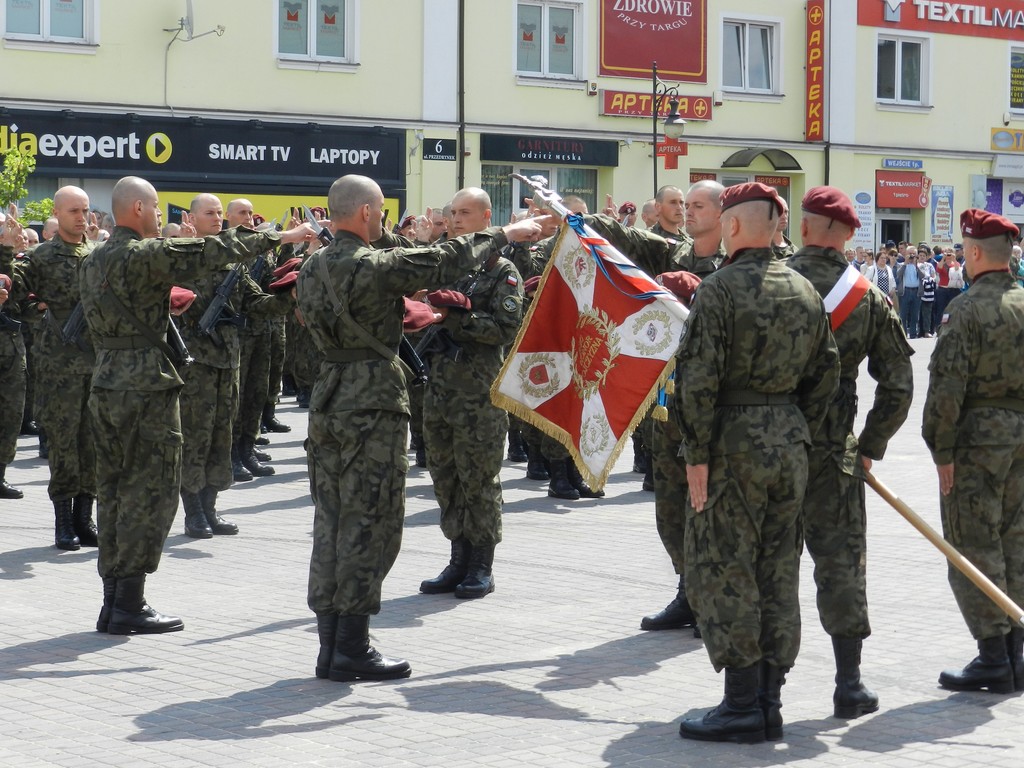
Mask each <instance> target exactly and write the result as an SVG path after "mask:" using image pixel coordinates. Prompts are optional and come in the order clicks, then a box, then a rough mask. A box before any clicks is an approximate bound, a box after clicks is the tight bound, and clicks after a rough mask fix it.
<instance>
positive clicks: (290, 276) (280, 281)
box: [267, 271, 299, 293]
mask: <svg viewBox="0 0 1024 768" xmlns="http://www.w3.org/2000/svg"><path fill="white" fill-rule="evenodd" d="M298 279H299V273H298V272H295V271H292V272H289V273H287V274H286V275H285V276H284V277H279V278H277V280H275V281H274V282H272V283H271V284H270V285H268V286H267V287H268V288H269V289H270V292H271V293H283V292H284V291H287V290H288V289H289V288H291V287H292V286H293V285H295V283H296V282H297V281H298Z"/></svg>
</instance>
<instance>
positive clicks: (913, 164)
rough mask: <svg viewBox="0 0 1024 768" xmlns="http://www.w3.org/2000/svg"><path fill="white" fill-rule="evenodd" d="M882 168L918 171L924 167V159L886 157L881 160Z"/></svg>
mask: <svg viewBox="0 0 1024 768" xmlns="http://www.w3.org/2000/svg"><path fill="white" fill-rule="evenodd" d="M882 167H883V168H899V169H901V170H905V171H919V170H921V169H922V168H924V160H906V159H904V158H901V157H887V158H885V159H884V160H882Z"/></svg>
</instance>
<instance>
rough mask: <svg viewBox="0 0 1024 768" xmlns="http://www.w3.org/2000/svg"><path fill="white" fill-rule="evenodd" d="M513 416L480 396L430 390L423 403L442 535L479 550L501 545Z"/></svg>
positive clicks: (425, 437) (430, 467)
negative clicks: (503, 464) (504, 465)
mask: <svg viewBox="0 0 1024 768" xmlns="http://www.w3.org/2000/svg"><path fill="white" fill-rule="evenodd" d="M507 432H508V414H507V413H506V412H505V411H503V410H501V409H500V408H495V407H494V406H493V405H491V401H490V399H489V398H487V397H486V396H481V395H479V394H476V393H465V392H453V391H447V390H443V391H442V390H440V388H435V387H431V386H429V385H428V387H427V392H426V394H425V396H424V399H423V440H424V442H425V444H426V447H427V464H428V466H429V469H430V477H431V478H432V479H433V481H434V493H435V494H436V496H437V503H438V504H439V505H440V507H441V532H442V533H443V534H444V535H445V537H446V538H448V539H450V540H452V541H454V540H455V539H457V538H459V537H460V536H461V537H465V538H466V539H468V540H469V541H470V543H472V544H475V545H477V546H481V547H482V546H493V545H495V544H497V543H499V542H500V541H501V505H502V496H501V479H500V478H499V477H498V473H499V472H500V471H501V461H502V458H503V456H504V451H505V435H506V433H507Z"/></svg>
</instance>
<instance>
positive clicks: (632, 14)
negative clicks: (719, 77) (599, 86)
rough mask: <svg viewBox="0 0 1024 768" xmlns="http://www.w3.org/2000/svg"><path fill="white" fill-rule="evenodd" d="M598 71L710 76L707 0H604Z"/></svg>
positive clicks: (692, 79) (645, 76)
mask: <svg viewBox="0 0 1024 768" xmlns="http://www.w3.org/2000/svg"><path fill="white" fill-rule="evenodd" d="M600 5H601V40H600V51H599V53H600V62H599V68H598V74H601V75H605V76H609V77H635V78H639V79H641V80H647V81H650V79H651V62H652V61H657V62H658V76H659V77H661V78H662V79H664V80H679V81H682V82H686V83H706V82H707V81H708V17H707V10H708V9H707V5H708V4H707V0H600Z"/></svg>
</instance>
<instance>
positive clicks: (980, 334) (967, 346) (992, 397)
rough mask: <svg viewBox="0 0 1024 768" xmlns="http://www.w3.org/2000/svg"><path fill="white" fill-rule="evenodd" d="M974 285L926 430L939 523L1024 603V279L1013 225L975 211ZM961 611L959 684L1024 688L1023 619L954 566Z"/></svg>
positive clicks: (960, 308) (952, 333) (947, 676)
mask: <svg viewBox="0 0 1024 768" xmlns="http://www.w3.org/2000/svg"><path fill="white" fill-rule="evenodd" d="M960 231H961V233H962V235H963V243H964V272H965V273H966V275H967V277H968V278H969V279H970V281H971V289H970V290H969V291H967V292H966V293H963V294H961V295H960V296H957V297H956V298H954V299H953V300H952V301H951V302H950V303H949V305H948V306H947V307H946V314H947V316H948V320H945V319H944V323H943V326H942V329H941V331H940V333H939V340H938V342H937V343H936V345H935V349H934V351H933V352H932V358H931V364H930V366H929V370H930V372H931V379H930V380H929V382H928V398H927V400H925V405H924V421H923V427H922V432H923V434H924V440H925V443H927V445H928V450H930V451H931V453H932V458H933V459H934V460H935V465H936V468H937V469H938V474H939V490H940V492H941V494H942V495H941V505H942V531H943V535H944V536H945V538H946V540H947V541H948V542H949V543H950V544H952V545H953V546H954V547H956V548H957V549H958V550H959V551H960V552H961V553H962V554H963V555H964V557H966V558H967V559H968V560H970V561H971V562H972V563H974V565H975V566H977V568H978V570H980V571H981V572H982V573H984V574H985V575H986V576H988V577H989V578H990V579H991V580H992V582H993V583H994V584H995V585H996V586H997V587H999V588H1000V589H1002V590H1003V591H1004V592H1006V594H1007V595H1009V597H1010V599H1011V600H1013V601H1015V602H1016V603H1017V604H1018V605H1021V604H1024V512H1022V511H1021V510H1024V367H1022V366H1021V365H1020V362H1019V361H1020V350H1021V348H1022V347H1024V289H1022V288H1021V287H1020V286H1018V285H1017V284H1016V282H1015V280H1014V276H1013V275H1011V274H1010V272H1009V261H1010V254H1011V251H1012V246H1013V239H1014V238H1016V237H1017V236H1018V234H1019V230H1018V228H1017V226H1016V225H1015V224H1013V223H1012V222H1010V221H1009V220H1007V219H1005V218H1003V217H1002V216H997V215H995V214H991V213H988V212H986V211H980V210H977V209H971V210H968V211H965V212H964V213H963V214H962V215H961V217H960ZM949 583H950V586H951V587H952V589H953V595H954V597H956V602H957V605H958V606H959V607H960V613H961V614H962V615H963V617H964V621H965V622H966V623H967V627H968V629H970V631H971V635H973V636H974V639H975V640H977V642H978V652H979V653H978V656H977V657H976V658H975V659H974V660H973V661H972V662H970V663H969V664H968V665H967V666H966V667H965V668H964V669H963V670H946V671H944V672H943V673H942V674H941V675H940V676H939V685H941V686H942V687H943V688H949V689H952V690H956V691H979V690H988V691H991V692H993V693H1010V692H1011V691H1015V690H1016V691H1022V690H1024V656H1022V649H1024V629H1022V628H1021V627H1020V626H1017V625H1016V624H1014V623H1013V622H1011V621H1009V620H1008V619H1007V617H1006V614H1004V613H1003V611H1002V610H1001V609H1000V608H999V606H997V605H996V604H995V603H993V602H992V601H991V600H990V599H989V598H988V597H986V596H985V595H984V594H983V593H982V592H981V591H980V590H978V589H977V588H976V587H975V586H974V585H973V584H971V583H970V582H969V581H968V580H967V578H966V577H965V576H964V575H963V574H961V573H960V571H958V570H956V569H955V568H954V567H953V566H952V565H950V566H949Z"/></svg>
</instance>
